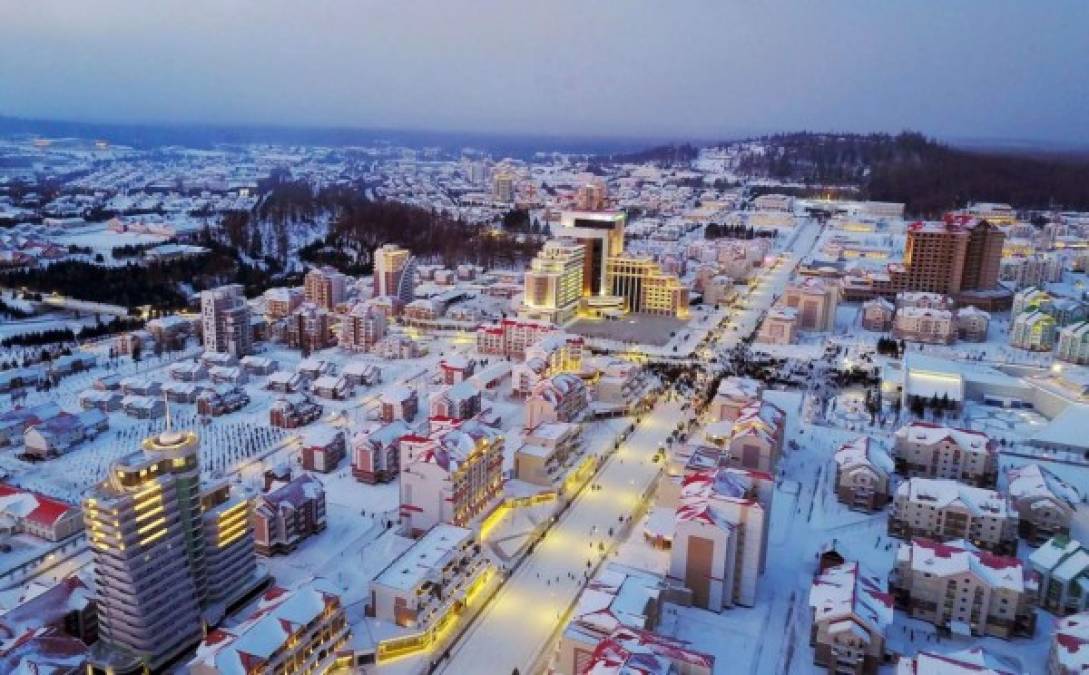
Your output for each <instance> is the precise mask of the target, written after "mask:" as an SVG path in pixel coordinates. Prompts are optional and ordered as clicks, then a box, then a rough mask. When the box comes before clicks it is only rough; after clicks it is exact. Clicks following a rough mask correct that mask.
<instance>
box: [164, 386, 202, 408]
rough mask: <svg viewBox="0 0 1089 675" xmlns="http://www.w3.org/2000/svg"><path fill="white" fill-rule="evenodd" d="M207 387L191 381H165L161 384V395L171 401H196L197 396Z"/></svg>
mask: <svg viewBox="0 0 1089 675" xmlns="http://www.w3.org/2000/svg"><path fill="white" fill-rule="evenodd" d="M207 388H208V387H205V386H201V385H198V384H194V383H192V382H166V383H165V384H163V396H166V398H167V400H168V401H170V402H171V403H196V402H197V396H200V392H202V391H204V390H205V389H207Z"/></svg>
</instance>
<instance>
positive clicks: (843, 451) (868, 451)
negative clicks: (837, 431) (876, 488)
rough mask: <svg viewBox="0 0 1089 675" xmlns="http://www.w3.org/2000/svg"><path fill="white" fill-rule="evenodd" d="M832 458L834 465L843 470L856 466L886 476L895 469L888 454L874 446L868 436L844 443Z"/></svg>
mask: <svg viewBox="0 0 1089 675" xmlns="http://www.w3.org/2000/svg"><path fill="white" fill-rule="evenodd" d="M834 457H835V460H836V464H838V465H839V467H840V469H843V470H846V469H851V468H853V467H856V466H868V467H872V468H874V469H876V470H877V471H878V473H883V474H884V475H886V476H887V475H888V474H890V473H892V472H893V469H894V468H895V464H894V463H893V461H892V458H891V457H889V454H888V453H887V452H885V451H884V450H882V449H881V448H878V447H876V446H874V445H873V443H872V442H871V440H870V437H869V436H859V437H858V438H856V439H855V440H853V441H849V442H847V443H844V444H843V445H841V446H840V448H839V450H836V454H835V456H834Z"/></svg>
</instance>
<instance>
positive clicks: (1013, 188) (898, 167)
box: [739, 132, 1089, 216]
mask: <svg viewBox="0 0 1089 675" xmlns="http://www.w3.org/2000/svg"><path fill="white" fill-rule="evenodd" d="M759 140H761V141H763V142H764V143H765V144H766V145H769V146H772V148H774V149H773V150H772V151H770V152H766V153H764V154H757V153H746V154H744V155H743V157H742V159H741V163H740V166H739V169H740V170H741V171H742V172H751V173H755V174H758V175H766V176H768V177H771V178H777V179H780V180H785V181H796V182H801V183H808V184H814V185H847V184H855V185H858V186H859V187H860V188H861V192H862V194H863V196H864V197H866V198H868V199H875V200H882V201H895V202H904V203H905V204H906V205H907V211H908V212H909V213H911V214H915V215H921V216H934V215H937V214H938V213H940V212H942V211H945V210H948V209H951V208H954V207H957V206H962V205H964V204H965V203H967V202H971V201H993V202H1004V203H1008V204H1012V205H1013V206H1015V207H1017V208H1024V209H1036V208H1040V209H1043V208H1057V207H1062V208H1067V209H1079V210H1089V158H1087V157H1084V156H1075V155H1069V156H1066V155H1049V154H1044V153H1039V154H1029V153H1012V152H1000V151H976V150H965V149H961V148H955V147H952V146H949V145H945V144H942V143H939V142H937V141H934V140H931V139H928V138H926V137H925V136H923V135H922V134H919V133H914V132H905V133H902V134H899V135H896V136H892V135H889V134H869V135H859V134H813V133H794V134H782V135H775V136H767V137H764V138H762V139H759Z"/></svg>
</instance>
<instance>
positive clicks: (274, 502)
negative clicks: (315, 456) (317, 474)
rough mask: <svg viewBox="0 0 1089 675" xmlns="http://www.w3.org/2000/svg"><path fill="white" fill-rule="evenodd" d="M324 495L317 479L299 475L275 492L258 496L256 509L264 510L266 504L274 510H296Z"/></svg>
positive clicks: (307, 475) (306, 474) (304, 474)
mask: <svg viewBox="0 0 1089 675" xmlns="http://www.w3.org/2000/svg"><path fill="white" fill-rule="evenodd" d="M324 493H325V489H324V488H323V487H322V485H321V482H320V481H319V480H318V479H316V478H314V477H313V476H311V475H310V474H308V473H301V474H299V475H298V476H296V477H295V478H292V479H291V480H290V481H288V482H287V483H284V484H283V485H282V486H280V487H278V488H276V489H275V490H272V491H270V492H267V493H265V494H263V495H260V496H259V497H258V498H257V499H258V506H257V508H258V509H261V508H264V507H265V505H266V504H267V505H269V506H272V507H274V508H282V507H288V508H294V509H298V508H300V507H301V506H302V505H303V504H305V503H306V502H308V501H312V500H315V499H319V498H321V497H322V496H323V495H324Z"/></svg>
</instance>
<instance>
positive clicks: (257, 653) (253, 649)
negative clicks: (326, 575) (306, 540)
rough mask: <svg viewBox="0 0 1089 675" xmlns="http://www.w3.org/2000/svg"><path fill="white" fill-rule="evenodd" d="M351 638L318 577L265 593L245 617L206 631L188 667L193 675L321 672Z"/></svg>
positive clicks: (336, 602) (331, 591) (337, 604)
mask: <svg viewBox="0 0 1089 675" xmlns="http://www.w3.org/2000/svg"><path fill="white" fill-rule="evenodd" d="M350 638H351V634H350V628H349V626H348V619H347V616H346V615H345V613H344V606H343V605H342V604H341V601H340V596H339V595H337V593H336V589H335V588H334V585H333V584H331V583H329V582H328V581H327V580H325V579H322V578H317V579H313V580H310V581H307V582H305V583H303V584H302V585H301V586H300V587H298V588H296V589H294V590H287V589H285V588H280V587H278V586H276V587H273V588H270V589H269V590H267V591H265V594H264V595H263V596H262V597H261V601H260V602H259V603H258V605H257V609H256V611H254V613H253V614H252V615H250V616H249V617H248V618H246V619H244V620H243V621H241V622H239V623H237V624H235V625H232V626H230V627H223V626H221V627H219V628H215V629H213V630H212V631H210V632H209V633H208V635H207V636H206V637H205V638H204V642H203V643H201V645H200V647H198V648H197V653H196V656H195V657H194V658H193V660H191V661H190V662H189V664H188V666H187V668H188V672H189V673H191V674H192V675H241V674H247V675H248V674H250V673H254V674H256V673H268V674H271V673H324V672H329V670H330V669H331V668H332V666H333V664H334V661H336V660H337V657H338V656H340V653H341V652H342V651H347V650H348V646H349V645H348V641H349V639H350Z"/></svg>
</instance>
